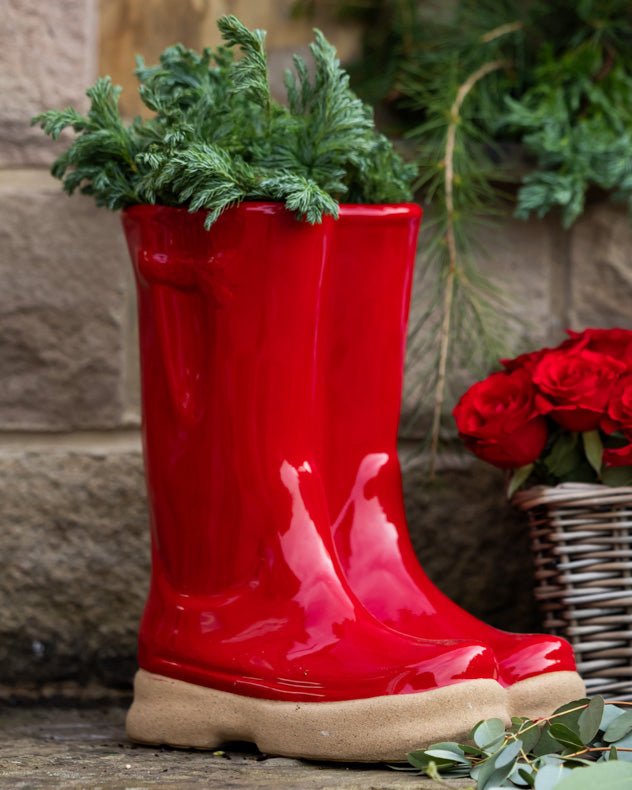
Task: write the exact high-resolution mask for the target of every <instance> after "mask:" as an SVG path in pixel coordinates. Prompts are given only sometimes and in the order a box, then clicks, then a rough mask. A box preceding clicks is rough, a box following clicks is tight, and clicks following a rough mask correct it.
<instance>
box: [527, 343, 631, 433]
mask: <svg viewBox="0 0 632 790" xmlns="http://www.w3.org/2000/svg"><path fill="white" fill-rule="evenodd" d="M625 372H626V366H625V364H624V363H623V362H620V361H619V360H618V359H615V358H614V357H611V356H608V355H607V354H602V353H599V352H596V351H589V350H588V349H586V348H583V347H578V348H570V349H569V348H566V349H555V350H553V351H549V353H548V354H545V355H544V356H543V357H542V359H541V360H540V361H539V362H538V364H537V365H536V368H535V370H534V371H533V383H534V384H535V386H536V388H537V389H538V390H539V392H538V394H536V396H535V404H536V407H537V409H538V411H539V412H540V413H541V414H547V415H549V416H550V417H552V418H553V419H554V420H555V421H556V422H558V423H559V424H560V425H561V426H562V427H563V428H566V429H567V430H569V431H592V430H595V429H597V428H598V427H599V423H600V421H601V419H602V418H603V416H604V414H605V410H606V404H607V403H608V399H609V398H610V393H611V392H612V390H613V388H614V386H615V385H616V383H617V381H618V379H619V378H620V377H621V376H622V375H623V374H624V373H625Z"/></svg>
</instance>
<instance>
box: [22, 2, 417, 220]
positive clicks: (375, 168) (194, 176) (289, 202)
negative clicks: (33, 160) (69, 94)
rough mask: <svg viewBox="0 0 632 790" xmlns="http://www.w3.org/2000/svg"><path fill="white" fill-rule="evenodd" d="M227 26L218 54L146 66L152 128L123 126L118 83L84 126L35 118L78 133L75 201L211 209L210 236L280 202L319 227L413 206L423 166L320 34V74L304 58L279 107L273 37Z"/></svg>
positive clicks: (79, 120)
mask: <svg viewBox="0 0 632 790" xmlns="http://www.w3.org/2000/svg"><path fill="white" fill-rule="evenodd" d="M218 27H219V30H220V32H221V34H222V37H223V40H224V42H225V45H224V46H220V47H218V48H217V49H215V50H212V49H210V48H206V49H204V50H203V52H202V53H196V52H194V51H192V50H189V49H186V48H185V47H183V46H182V45H181V44H178V45H176V46H173V47H169V48H168V49H166V50H165V51H164V52H163V54H162V55H161V57H160V63H159V64H158V65H155V66H146V65H145V63H144V62H143V60H142V58H138V66H137V69H136V75H137V77H138V79H139V82H140V88H139V92H140V96H141V99H142V100H143V102H144V103H145V105H146V106H147V107H148V108H149V109H150V110H151V111H152V112H153V113H154V114H155V115H154V117H152V118H150V119H149V120H147V121H143V120H141V119H140V118H136V119H135V120H134V121H133V122H132V123H131V124H125V123H124V122H123V120H122V119H121V116H120V113H119V110H118V98H119V94H120V88H118V87H116V86H113V85H112V83H111V81H110V79H109V78H108V77H104V78H101V79H99V80H98V81H97V83H96V84H95V85H94V86H93V87H92V88H90V90H88V92H87V94H88V97H89V98H90V102H91V105H90V110H89V111H88V114H87V116H86V117H84V116H82V115H80V114H79V113H77V112H76V111H75V110H74V109H66V110H62V111H58V110H50V111H48V112H44V113H41V114H40V115H38V116H36V117H35V118H34V119H33V121H32V123H39V124H41V126H42V128H43V130H44V131H45V132H46V133H47V134H49V135H50V136H51V137H53V138H54V139H57V138H58V137H59V135H60V134H61V132H62V131H63V130H64V129H66V128H71V129H73V130H74V131H75V132H77V133H78V134H77V137H76V138H75V139H74V140H73V142H72V143H71V144H70V146H69V148H68V150H67V151H65V152H64V153H63V154H62V155H61V156H60V157H59V158H58V159H57V160H56V161H55V163H54V164H53V167H52V173H53V175H54V176H55V177H57V178H59V179H60V180H61V181H62V184H63V188H64V190H65V191H66V192H68V193H69V194H72V193H73V192H74V191H75V190H76V189H79V190H80V191H81V192H82V193H84V194H88V195H92V196H93V197H94V198H95V200H96V202H97V204H98V205H103V206H107V207H108V208H109V209H112V210H115V209H120V208H124V207H126V206H129V205H133V204H135V203H159V204H162V205H167V206H187V207H188V208H189V209H190V210H192V211H194V210H199V209H204V210H206V211H207V212H208V215H207V220H206V224H207V227H208V226H210V225H211V224H212V223H213V222H214V221H215V220H216V219H217V217H218V216H219V215H220V214H221V213H222V211H224V210H225V209H226V208H227V207H229V206H233V205H236V204H238V203H240V202H242V201H244V200H272V201H280V202H283V203H285V205H286V206H287V207H288V208H289V209H290V210H292V211H294V212H295V213H296V215H297V217H298V218H299V219H305V220H307V221H308V222H311V223H316V222H320V221H321V220H322V217H323V216H324V215H326V214H328V215H332V216H337V213H338V203H339V202H342V201H345V202H354V203H383V202H402V201H406V200H410V199H411V198H412V192H411V183H412V181H413V179H414V177H415V173H416V169H415V167H414V166H412V165H407V164H405V163H404V162H403V160H402V159H401V157H400V156H399V155H398V154H397V153H396V152H395V151H394V150H393V147H392V145H391V143H390V142H389V141H388V140H387V139H386V137H384V136H383V135H382V134H380V133H378V132H377V131H376V129H375V126H374V122H373V114H372V111H371V109H370V108H369V107H368V106H367V105H366V104H364V102H362V101H360V99H358V97H357V96H356V95H355V94H354V92H353V91H352V90H351V88H350V87H349V77H348V75H347V73H346V72H345V71H344V70H343V69H342V68H341V66H340V63H339V61H338V58H337V57H336V52H335V49H334V47H333V46H331V44H329V42H328V41H327V40H326V39H325V37H324V36H323V35H322V33H320V32H319V31H315V41H314V42H313V43H312V44H311V52H312V55H313V58H314V69H313V74H312V73H310V69H309V68H308V66H307V65H306V63H305V62H304V61H303V59H302V58H300V57H298V56H295V57H294V68H295V72H291V71H288V73H287V75H286V79H285V84H286V88H287V94H288V105H281V104H279V103H277V102H276V101H275V100H274V99H273V98H272V96H271V92H270V83H269V76H268V70H267V62H266V51H265V31H262V30H254V31H250V30H248V29H247V28H246V27H245V26H244V25H243V24H242V23H241V22H240V21H239V20H238V19H237V18H236V17H234V16H224V17H221V18H220V19H219V21H218ZM235 48H239V49H240V50H241V55H242V57H241V58H240V59H239V60H237V61H235V60H234V58H233V50H234V49H235Z"/></svg>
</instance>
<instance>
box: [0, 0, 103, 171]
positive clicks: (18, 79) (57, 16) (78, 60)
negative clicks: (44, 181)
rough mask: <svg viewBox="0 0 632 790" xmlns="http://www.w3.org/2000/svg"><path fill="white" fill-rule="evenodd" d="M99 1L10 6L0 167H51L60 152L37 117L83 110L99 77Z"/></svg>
mask: <svg viewBox="0 0 632 790" xmlns="http://www.w3.org/2000/svg"><path fill="white" fill-rule="evenodd" d="M96 5H97V0H57V2H54V3H42V2H39V0H19V2H17V0H8V2H5V3H3V5H2V24H1V25H0V94H1V95H2V106H1V107H0V166H7V165H10V166H12V167H20V166H25V165H32V164H42V163H49V162H51V161H52V160H53V158H54V157H55V155H56V154H57V153H59V151H60V150H61V148H60V146H53V145H51V143H50V141H49V139H48V138H47V137H45V136H44V134H43V133H42V131H41V130H40V129H36V128H30V127H29V121H30V119H31V117H32V116H33V115H36V114H37V113H39V112H42V111H43V110H48V109H51V108H54V109H63V108H64V107H67V106H69V105H72V106H75V107H77V109H80V110H84V109H85V107H86V103H87V100H86V98H85V91H86V88H89V87H90V85H92V83H93V82H94V79H95V76H96V58H97V55H96V26H97V19H96Z"/></svg>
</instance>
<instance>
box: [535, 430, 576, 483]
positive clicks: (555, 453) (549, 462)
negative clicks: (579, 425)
mask: <svg viewBox="0 0 632 790" xmlns="http://www.w3.org/2000/svg"><path fill="white" fill-rule="evenodd" d="M543 460H544V463H545V465H546V467H547V469H548V471H549V472H550V473H551V474H552V475H554V476H555V477H557V478H562V477H566V475H568V474H569V473H570V472H572V470H573V469H575V468H576V467H577V466H579V465H581V463H582V461H583V455H582V453H581V452H580V450H579V447H578V442H577V434H576V433H570V432H568V433H562V434H561V435H560V436H559V438H558V439H557V441H556V442H555V443H554V444H553V446H552V447H551V450H550V452H549V454H548V455H547V456H546V457H545V458H544V459H543Z"/></svg>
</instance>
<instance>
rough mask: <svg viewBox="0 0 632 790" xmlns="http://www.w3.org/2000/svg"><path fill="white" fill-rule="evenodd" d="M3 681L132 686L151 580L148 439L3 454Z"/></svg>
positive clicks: (0, 495)
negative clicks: (144, 453)
mask: <svg viewBox="0 0 632 790" xmlns="http://www.w3.org/2000/svg"><path fill="white" fill-rule="evenodd" d="M0 525H1V527H0V554H1V556H2V558H3V562H4V570H3V573H2V574H0V611H2V617H1V618H0V665H1V666H2V676H3V677H2V682H3V683H7V684H11V683H14V682H27V683H29V684H33V685H37V684H41V683H44V682H49V681H65V680H69V679H72V680H77V679H79V680H82V679H84V680H93V681H94V680H98V681H100V682H102V683H104V684H106V685H115V686H120V685H125V684H129V683H130V682H131V679H132V676H133V673H134V671H135V666H136V633H137V627H138V621H139V618H140V615H141V612H142V607H143V603H144V597H145V594H146V589H147V583H148V579H149V530H148V525H147V513H146V500H145V489H144V479H143V470H142V460H141V451H140V441H139V440H138V439H134V438H132V440H130V441H129V442H127V443H125V444H123V446H119V447H116V448H114V449H110V450H107V449H102V450H100V451H90V450H89V449H82V448H77V449H75V450H73V449H66V450H64V449H60V450H58V451H54V450H50V449H48V450H41V449H40V450H33V451H30V452H29V451H21V452H20V451H17V450H16V451H13V452H7V451H6V449H5V450H4V451H2V450H0Z"/></svg>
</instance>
